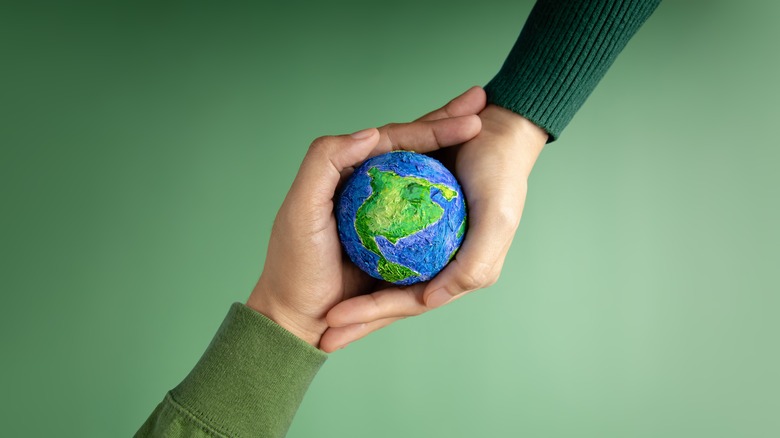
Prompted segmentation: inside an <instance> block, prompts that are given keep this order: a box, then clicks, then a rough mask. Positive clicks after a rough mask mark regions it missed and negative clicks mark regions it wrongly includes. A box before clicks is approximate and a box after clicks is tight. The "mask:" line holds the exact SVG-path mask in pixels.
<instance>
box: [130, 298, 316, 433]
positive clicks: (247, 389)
mask: <svg viewBox="0 0 780 438" xmlns="http://www.w3.org/2000/svg"><path fill="white" fill-rule="evenodd" d="M326 358H327V355H326V354H325V353H323V352H322V351H320V350H317V349H316V348H314V347H312V346H311V345H309V344H307V343H306V342H304V341H303V340H301V339H299V338H298V337H296V336H294V335H293V334H292V333H290V332H288V331H287V330H285V329H284V328H282V327H281V326H279V325H278V324H276V323H274V322H273V321H271V320H270V319H268V318H267V317H265V316H264V315H261V314H260V313H257V312H256V311H254V310H252V309H250V308H249V307H247V306H245V305H243V304H239V303H235V304H233V306H232V307H231V308H230V311H229V312H228V315H227V316H226V317H225V320H224V322H223V323H222V325H221V326H220V328H219V330H218V332H217V334H216V335H215V336H214V339H213V340H212V341H211V344H210V345H209V346H208V348H207V349H206V352H205V353H204V354H203V357H201V359H200V361H199V362H198V364H197V365H196V366H195V368H194V369H193V370H192V371H191V372H190V374H189V375H188V376H187V377H186V378H185V379H184V381H182V382H181V383H180V384H179V385H178V386H177V387H176V388H174V389H173V390H171V391H170V392H169V393H168V394H167V395H166V397H165V399H164V400H163V401H162V402H161V403H160V405H158V407H157V409H155V411H154V412H153V413H152V415H151V416H150V417H149V419H148V420H147V421H146V423H145V424H144V425H143V426H142V427H141V429H140V430H139V431H138V432H137V433H136V436H138V437H185V436H209V437H211V436H259V437H269V438H271V437H274V438H275V437H282V436H284V435H285V433H286V432H287V429H288V428H289V426H290V423H291V421H292V418H293V416H294V415H295V412H296V411H297V409H298V406H299V405H300V403H301V400H302V399H303V395H304V393H305V392H306V389H307V388H308V386H309V384H310V383H311V381H312V379H313V378H314V376H315V374H316V373H317V371H318V370H319V368H320V366H321V365H322V363H323V362H324V361H325V360H326Z"/></svg>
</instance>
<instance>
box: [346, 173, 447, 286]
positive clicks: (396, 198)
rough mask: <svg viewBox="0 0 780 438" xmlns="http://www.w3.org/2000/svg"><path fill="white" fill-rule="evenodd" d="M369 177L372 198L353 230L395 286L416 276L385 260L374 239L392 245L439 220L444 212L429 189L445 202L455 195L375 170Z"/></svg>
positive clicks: (443, 188)
mask: <svg viewBox="0 0 780 438" xmlns="http://www.w3.org/2000/svg"><path fill="white" fill-rule="evenodd" d="M368 175H369V176H370V177H371V196H369V197H368V199H366V200H365V202H363V204H362V205H361V206H360V208H358V211H357V214H356V215H355V230H356V231H357V234H358V236H359V237H360V241H361V242H362V243H363V246H364V247H365V248H366V249H367V250H369V251H371V252H373V253H374V254H376V255H378V256H379V263H378V264H377V270H378V271H379V274H380V275H381V276H382V278H384V279H385V280H387V281H389V282H397V281H401V280H403V279H405V278H409V277H411V276H414V275H418V273H417V272H415V271H414V270H412V269H409V268H408V267H406V266H403V265H399V264H398V263H393V262H391V261H389V260H387V259H386V258H385V256H384V255H383V254H382V251H380V249H379V245H378V244H377V243H376V238H377V237H378V236H383V237H385V238H386V239H387V240H388V241H390V243H392V244H395V243H396V242H398V240H399V239H402V238H404V237H407V236H411V235H412V234H414V233H417V232H420V231H422V230H424V229H425V228H427V227H428V226H430V225H432V224H435V223H436V222H437V221H438V220H439V219H441V217H442V215H443V214H444V209H443V208H442V207H441V206H440V205H439V204H437V203H436V202H434V200H433V199H432V198H431V189H433V188H434V187H435V188H437V189H439V190H440V191H441V193H442V196H444V199H446V200H448V201H449V200H452V198H455V197H457V196H458V192H456V191H455V190H453V189H452V188H450V187H447V186H446V185H444V184H436V183H432V182H430V181H428V180H426V179H423V178H417V177H413V176H400V175H398V174H397V173H395V172H392V171H382V170H379V169H377V168H376V167H372V168H370V169H368Z"/></svg>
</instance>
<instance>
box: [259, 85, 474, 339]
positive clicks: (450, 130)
mask: <svg viewBox="0 0 780 438" xmlns="http://www.w3.org/2000/svg"><path fill="white" fill-rule="evenodd" d="M484 106H485V98H484V92H483V91H482V90H481V89H480V88H478V87H475V88H472V89H471V90H469V91H467V92H466V93H464V94H463V95H461V96H459V97H458V98H456V99H454V100H453V101H452V102H450V103H449V104H447V105H446V106H445V107H442V108H440V109H439V110H436V111H434V112H433V113H431V114H430V115H429V117H428V118H426V119H425V120H418V121H415V122H412V123H406V124H389V125H385V126H383V127H381V128H378V129H375V128H371V129H367V130H364V131H360V132H357V133H355V134H352V135H341V136H329V137H321V138H318V139H317V140H315V141H314V142H313V143H312V144H311V147H310V148H309V150H308V152H307V154H306V156H305V157H304V159H303V162H302V163H301V167H300V169H299V171H298V174H297V176H296V177H295V180H294V181H293V184H292V187H291V188H290V191H289V192H288V193H287V196H286V198H285V200H284V202H283V203H282V206H281V208H280V209H279V212H278V213H277V216H276V219H275V220H274V225H273V229H272V231H271V237H270V240H269V244H268V253H267V256H266V260H265V266H264V268H263V273H262V274H261V276H260V279H259V280H258V282H257V285H256V286H255V288H254V290H253V291H252V293H251V295H250V296H249V299H248V300H247V305H248V306H249V307H251V308H253V309H255V310H256V311H258V312H260V313H262V314H264V315H266V316H267V317H269V318H270V319H272V320H274V321H275V322H276V323H278V324H279V325H281V326H282V327H284V328H285V329H287V330H288V331H290V332H292V333H293V334H295V335H296V336H298V337H299V338H301V339H303V340H305V341H306V342H309V343H310V344H312V345H314V346H315V347H317V346H320V338H321V336H322V335H323V333H325V331H326V330H327V329H328V323H327V321H326V320H325V316H326V314H327V313H328V311H329V310H330V309H331V308H332V307H333V306H335V305H336V304H338V303H340V302H342V301H344V300H346V299H349V298H352V297H355V296H356V295H357V294H359V293H366V292H370V291H373V290H376V285H377V284H378V282H377V281H376V280H374V279H373V278H371V277H370V276H368V275H367V274H365V273H363V272H362V271H360V270H359V269H358V268H357V267H356V266H355V265H353V264H352V263H351V262H350V261H349V259H348V258H346V257H345V256H344V254H343V251H342V249H341V243H340V242H339V238H338V233H337V228H336V218H335V216H334V196H335V193H336V189H337V187H338V185H339V184H340V183H341V182H342V181H343V180H344V179H345V178H346V177H347V176H349V175H350V174H351V173H352V171H353V167H354V166H357V165H359V164H360V163H361V162H362V161H364V160H365V159H366V158H369V157H371V156H374V155H378V154H381V153H385V152H389V151H391V150H395V149H405V150H413V151H415V152H423V153H424V152H432V151H435V150H437V149H439V148H442V147H447V146H453V145H458V144H462V143H463V142H465V141H468V140H470V139H472V138H474V136H476V135H477V134H478V133H479V131H480V128H481V121H480V118H479V117H478V116H477V115H476V114H478V113H479V112H480V111H481V110H482V109H483V108H484ZM339 347H341V345H336V344H333V343H332V342H330V343H328V344H327V345H326V346H324V347H323V350H325V351H328V352H330V351H333V350H335V349H337V348H339Z"/></svg>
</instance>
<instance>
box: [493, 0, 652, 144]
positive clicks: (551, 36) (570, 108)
mask: <svg viewBox="0 0 780 438" xmlns="http://www.w3.org/2000/svg"><path fill="white" fill-rule="evenodd" d="M660 2H661V0H591V1H588V0H539V1H537V2H536V4H535V5H534V8H533V9H532V10H531V14H530V15H529V16H528V19H527V20H526V22H525V26H524V27H523V30H522V31H521V32H520V36H519V37H518V38H517V41H516V42H515V45H514V47H513V48H512V51H511V52H510V53H509V56H508V57H507V59H506V61H505V62H504V65H503V67H502V68H501V71H499V72H498V74H497V75H496V76H495V77H494V78H493V79H492V80H491V81H490V83H488V84H487V85H486V86H485V91H486V92H487V95H488V102H489V103H494V104H496V105H499V106H502V107H504V108H507V109H510V110H512V111H514V112H516V113H518V114H520V115H522V116H524V117H525V118H527V119H529V120H530V121H532V122H534V123H535V124H536V125H537V126H540V127H541V128H543V129H544V130H545V131H547V133H548V134H550V138H549V140H548V142H552V141H555V140H556V139H557V138H558V137H559V136H560V134H561V131H563V129H564V128H565V127H566V125H567V124H568V123H569V122H570V121H571V119H572V117H574V114H575V113H576V112H577V110H578V109H579V108H580V107H581V106H582V104H583V103H584V102H585V100H586V99H587V98H588V96H589V95H590V93H591V92H592V91H593V89H594V88H596V85H597V84H598V82H599V81H600V80H601V78H602V77H603V76H604V74H605V73H606V72H607V69H608V68H609V66H610V65H612V62H614V60H615V58H616V57H617V56H618V54H619V53H620V51H621V50H623V47H625V46H626V44H627V43H628V40H629V39H631V37H632V36H633V35H634V34H635V33H636V32H637V30H639V28H640V26H642V24H643V23H644V22H645V20H647V18H648V17H649V16H650V15H651V14H652V13H653V11H654V10H655V8H656V7H657V6H658V4H659V3H660Z"/></svg>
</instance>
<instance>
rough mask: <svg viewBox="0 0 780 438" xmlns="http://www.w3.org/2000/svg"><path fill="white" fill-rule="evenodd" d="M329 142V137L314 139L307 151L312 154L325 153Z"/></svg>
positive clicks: (330, 138)
mask: <svg viewBox="0 0 780 438" xmlns="http://www.w3.org/2000/svg"><path fill="white" fill-rule="evenodd" d="M331 142H332V137H329V136H322V137H317V138H315V139H314V141H313V142H311V146H309V151H311V152H313V153H324V152H327V150H328V148H329V147H330V144H331Z"/></svg>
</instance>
